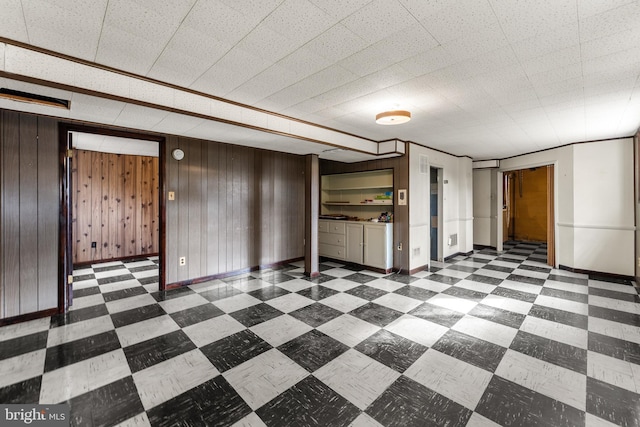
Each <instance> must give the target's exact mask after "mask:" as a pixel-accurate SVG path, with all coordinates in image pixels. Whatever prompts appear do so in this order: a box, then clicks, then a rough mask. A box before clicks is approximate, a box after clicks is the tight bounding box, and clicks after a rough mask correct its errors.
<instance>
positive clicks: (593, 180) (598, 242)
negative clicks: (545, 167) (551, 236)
mask: <svg viewBox="0 0 640 427" xmlns="http://www.w3.org/2000/svg"><path fill="white" fill-rule="evenodd" d="M573 164H574V166H573V193H574V197H573V212H574V221H573V229H574V264H575V266H576V267H575V268H580V269H585V270H593V271H602V272H606V273H616V274H623V275H627V276H634V275H635V267H634V262H633V258H634V249H635V211H634V204H635V199H634V176H633V168H634V164H633V140H632V139H631V138H627V139H620V140H615V141H606V142H598V143H589V144H578V145H575V146H574V152H573Z"/></svg>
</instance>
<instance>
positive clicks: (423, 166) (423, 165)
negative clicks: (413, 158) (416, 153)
mask: <svg viewBox="0 0 640 427" xmlns="http://www.w3.org/2000/svg"><path fill="white" fill-rule="evenodd" d="M420 173H421V174H423V175H426V174H428V173H429V158H428V157H427V156H425V155H424V154H420Z"/></svg>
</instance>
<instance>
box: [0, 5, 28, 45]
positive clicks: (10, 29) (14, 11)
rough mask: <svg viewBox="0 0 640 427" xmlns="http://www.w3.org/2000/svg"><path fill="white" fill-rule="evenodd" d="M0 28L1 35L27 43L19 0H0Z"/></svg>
mask: <svg viewBox="0 0 640 427" xmlns="http://www.w3.org/2000/svg"><path fill="white" fill-rule="evenodd" d="M0 10H2V13H0V28H1V30H0V31H2V36H3V37H7V38H9V39H12V40H16V41H20V42H23V43H29V42H30V40H29V34H28V32H27V25H26V22H25V18H24V13H23V11H22V2H21V0H0Z"/></svg>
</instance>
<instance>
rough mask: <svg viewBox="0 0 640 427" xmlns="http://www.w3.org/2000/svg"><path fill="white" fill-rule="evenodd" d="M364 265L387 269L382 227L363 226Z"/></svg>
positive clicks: (384, 237) (383, 227)
mask: <svg viewBox="0 0 640 427" xmlns="http://www.w3.org/2000/svg"><path fill="white" fill-rule="evenodd" d="M364 265H370V266H372V267H378V268H383V269H386V268H387V239H386V228H385V226H384V225H373V224H367V225H365V226H364Z"/></svg>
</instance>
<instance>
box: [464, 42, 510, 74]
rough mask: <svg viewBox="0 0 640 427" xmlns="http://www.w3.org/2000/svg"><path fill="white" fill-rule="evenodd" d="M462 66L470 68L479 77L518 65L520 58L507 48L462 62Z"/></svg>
mask: <svg viewBox="0 0 640 427" xmlns="http://www.w3.org/2000/svg"><path fill="white" fill-rule="evenodd" d="M460 65H462V66H466V67H468V68H470V69H471V71H472V73H473V75H479V74H483V73H490V72H495V71H499V70H501V69H503V68H507V67H512V66H514V65H518V58H516V55H515V54H514V53H513V50H512V49H511V47H510V46H505V47H501V48H498V49H496V50H494V51H491V52H487V53H485V54H482V55H478V56H475V57H473V58H470V59H467V60H465V61H462V62H461V63H460Z"/></svg>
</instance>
